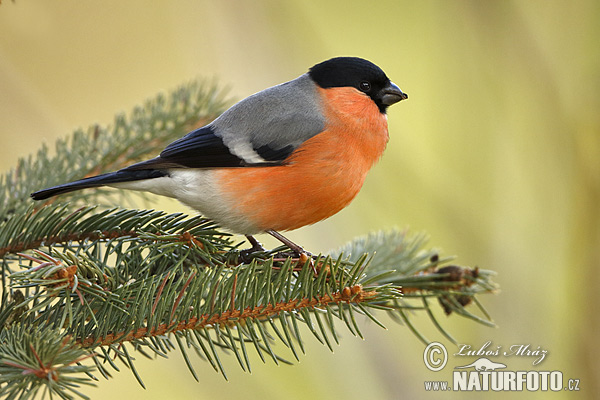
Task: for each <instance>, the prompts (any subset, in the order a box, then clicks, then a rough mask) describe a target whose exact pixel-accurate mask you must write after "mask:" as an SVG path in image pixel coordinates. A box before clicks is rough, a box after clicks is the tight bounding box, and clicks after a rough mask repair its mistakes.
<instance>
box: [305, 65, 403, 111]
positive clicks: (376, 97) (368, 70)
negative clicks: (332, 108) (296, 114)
mask: <svg viewBox="0 0 600 400" xmlns="http://www.w3.org/2000/svg"><path fill="white" fill-rule="evenodd" d="M308 75H309V76H310V77H311V79H312V80H313V81H314V82H315V83H316V84H317V85H319V86H320V87H322V88H324V89H326V88H332V87H353V88H355V89H358V90H360V91H361V92H364V93H365V94H367V95H368V96H369V97H371V99H373V101H374V102H375V104H377V106H378V107H379V110H380V111H381V112H385V110H386V109H387V107H388V106H389V105H391V104H394V103H396V102H398V101H400V100H403V99H406V98H408V96H407V95H406V94H405V93H402V91H400V89H399V88H398V87H397V86H396V85H394V84H393V83H392V82H391V81H390V79H389V78H388V77H387V75H386V74H385V72H383V70H382V69H381V68H379V67H378V66H377V65H375V64H373V63H372V62H370V61H368V60H365V59H363V58H358V57H336V58H332V59H330V60H327V61H323V62H322V63H319V64H317V65H315V66H313V67H312V68H310V69H309V71H308ZM384 96H386V97H385V100H384ZM391 96H392V97H394V98H393V99H392V98H391ZM393 100H395V101H393Z"/></svg>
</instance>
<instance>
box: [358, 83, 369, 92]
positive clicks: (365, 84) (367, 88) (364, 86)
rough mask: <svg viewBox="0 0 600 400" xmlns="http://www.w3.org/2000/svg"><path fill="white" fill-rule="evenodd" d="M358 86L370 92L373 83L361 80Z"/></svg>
mask: <svg viewBox="0 0 600 400" xmlns="http://www.w3.org/2000/svg"><path fill="white" fill-rule="evenodd" d="M358 87H359V88H360V90H362V91H363V92H368V91H369V90H371V84H370V83H369V82H367V81H363V82H361V83H360V85H358Z"/></svg>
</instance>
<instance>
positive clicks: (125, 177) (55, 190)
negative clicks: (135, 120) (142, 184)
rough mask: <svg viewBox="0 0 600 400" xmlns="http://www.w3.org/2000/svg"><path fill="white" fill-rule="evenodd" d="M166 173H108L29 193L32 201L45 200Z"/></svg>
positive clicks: (156, 176)
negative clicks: (76, 191) (77, 191)
mask: <svg viewBox="0 0 600 400" xmlns="http://www.w3.org/2000/svg"><path fill="white" fill-rule="evenodd" d="M167 175H168V173H167V172H166V171H162V170H158V169H147V170H120V171H117V172H109V173H108V174H102V175H98V176H92V177H89V178H85V179H80V180H78V181H75V182H69V183H64V184H62V185H58V186H54V187H51V188H48V189H43V190H39V191H37V192H34V193H31V197H32V198H33V199H34V200H45V199H47V198H50V197H52V196H56V195H59V194H63V193H69V192H73V191H75V190H80V189H87V188H93V187H99V186H104V185H110V184H112V183H121V182H131V181H139V180H143V179H153V178H160V177H162V176H167Z"/></svg>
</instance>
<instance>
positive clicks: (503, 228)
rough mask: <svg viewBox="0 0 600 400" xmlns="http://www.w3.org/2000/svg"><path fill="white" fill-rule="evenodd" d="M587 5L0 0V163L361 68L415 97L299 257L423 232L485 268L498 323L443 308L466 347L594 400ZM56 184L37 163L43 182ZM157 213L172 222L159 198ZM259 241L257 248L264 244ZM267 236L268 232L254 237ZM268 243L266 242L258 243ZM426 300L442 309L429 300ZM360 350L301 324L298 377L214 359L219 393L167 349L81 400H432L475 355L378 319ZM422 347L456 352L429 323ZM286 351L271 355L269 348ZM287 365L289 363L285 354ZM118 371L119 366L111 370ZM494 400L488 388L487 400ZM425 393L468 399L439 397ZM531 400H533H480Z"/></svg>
mask: <svg viewBox="0 0 600 400" xmlns="http://www.w3.org/2000/svg"><path fill="white" fill-rule="evenodd" d="M599 39H600V2H598V1H596V0H579V1H575V2H567V1H555V2H548V1H541V0H538V1H528V2H524V1H485V2H484V1H478V0H472V1H453V2H450V1H418V2H417V1H377V2H366V1H348V0H342V1H318V2H316V1H300V0H297V1H285V2H283V1H256V0H255V1H221V2H215V1H173V2H153V4H150V2H146V1H139V0H137V1H127V2H122V1H115V0H110V1H102V2H89V1H85V2H84V1H74V0H68V1H67V0H65V1H60V2H49V1H48V2H42V1H23V0H17V1H16V2H11V1H7V0H5V1H3V2H2V5H1V6H0V138H1V142H2V145H1V146H0V167H2V170H6V169H8V168H10V167H13V166H14V165H16V162H17V159H18V158H19V157H24V156H27V155H29V154H30V153H33V152H34V151H36V150H37V149H38V148H39V146H40V144H41V143H42V142H46V143H48V144H50V145H51V146H52V144H53V142H54V140H55V139H56V138H58V137H64V136H66V135H68V134H70V133H71V132H72V131H73V130H74V129H75V128H78V127H84V128H85V127H87V126H88V125H90V124H94V123H101V124H108V123H110V122H111V121H112V117H113V116H114V115H115V114H116V113H118V112H123V111H124V112H129V110H131V109H132V108H133V106H135V105H137V104H140V103H141V102H142V101H143V100H145V99H146V98H149V97H152V96H154V95H155V94H156V93H158V92H160V91H168V90H169V89H172V88H174V87H176V86H177V85H179V84H181V83H184V82H186V81H188V80H190V79H193V78H195V77H215V78H218V80H219V82H221V83H222V84H223V85H227V86H229V87H230V88H231V90H230V93H231V94H232V95H233V96H235V97H236V98H238V99H241V98H243V97H246V96H247V95H249V94H251V93H254V92H256V91H259V90H261V89H264V88H266V87H269V86H272V85H274V84H277V83H281V82H284V81H287V80H291V79H293V78H295V77H297V76H298V75H300V74H302V73H304V72H305V71H306V70H307V69H308V67H310V66H312V65H313V64H315V63H317V62H320V61H323V60H325V59H327V58H330V57H334V56H339V55H353V56H360V57H363V58H367V59H369V60H371V61H373V62H375V63H376V64H378V65H379V66H380V67H382V68H383V69H384V71H385V72H386V73H387V75H388V76H389V77H390V78H391V79H392V80H393V81H394V82H395V83H397V84H398V85H399V86H400V87H401V88H402V90H404V91H405V92H407V93H408V94H409V96H410V98H409V100H408V101H406V102H402V103H400V104H399V105H396V106H394V107H392V108H391V109H390V111H389V113H388V115H389V127H390V137H391V140H390V143H389V145H388V149H387V151H386V154H385V155H384V157H383V159H382V160H381V162H380V163H379V164H378V165H377V166H376V167H375V168H374V169H373V171H372V172H371V173H370V175H369V177H368V179H367V182H366V184H365V186H364V188H363V190H362V192H361V193H360V195H359V196H358V198H357V199H356V200H355V201H354V203H353V204H352V205H351V206H350V207H349V208H347V209H346V210H344V211H342V212H341V213H339V214H338V215H336V216H334V217H332V218H330V219H329V220H327V221H325V222H322V223H319V224H317V225H314V226H311V227H306V228H303V229H301V230H299V231H296V232H293V233H290V235H289V237H290V238H291V239H292V240H295V241H297V242H299V243H301V244H303V245H304V246H305V247H306V248H308V249H309V250H310V251H312V252H320V251H326V250H327V249H329V248H334V247H338V246H339V245H342V244H344V243H345V242H346V241H348V240H350V239H351V238H353V237H355V236H357V235H361V234H365V233H367V232H369V231H372V230H376V229H381V228H391V227H394V226H398V227H410V229H411V230H412V231H414V232H417V231H422V230H425V231H427V232H428V233H429V234H430V235H431V241H430V244H431V245H434V246H439V247H441V248H442V249H444V253H443V254H446V255H451V254H456V255H458V256H459V258H458V259H457V262H458V263H459V264H463V265H470V266H473V265H478V266H480V267H482V268H486V269H493V270H495V271H497V272H498V274H499V275H498V277H497V279H496V281H497V282H499V283H500V285H501V288H502V291H501V293H499V294H498V295H495V296H494V295H485V296H481V297H480V300H481V301H482V303H483V304H484V305H485V306H486V307H487V308H488V310H489V312H490V313H491V315H492V316H493V318H494V320H495V322H496V323H497V324H498V328H487V327H484V326H482V325H479V324H476V323H474V322H472V321H469V320H465V319H463V318H460V317H457V316H452V317H449V318H446V317H445V316H443V315H442V313H441V311H440V310H437V311H439V312H438V314H439V316H440V319H441V320H442V322H443V325H444V326H445V327H446V328H447V329H448V330H449V331H450V332H451V333H453V334H454V336H455V337H456V338H457V339H458V340H459V342H461V343H466V344H471V345H472V346H473V347H474V348H478V347H479V346H481V345H482V344H483V343H485V342H486V341H492V348H495V347H497V346H502V348H503V349H506V348H508V347H509V346H510V345H513V344H530V346H531V348H532V349H535V348H537V346H541V348H543V349H547V350H548V351H549V354H548V356H547V357H546V360H544V362H543V363H542V364H540V365H538V366H536V367H532V365H531V363H532V360H531V359H524V358H499V359H497V361H500V362H504V363H506V364H508V365H509V367H510V368H511V369H513V370H517V369H521V370H530V369H531V370H548V371H552V370H560V371H562V372H563V374H564V377H565V378H577V379H580V382H581V383H580V388H581V391H580V392H578V393H568V392H561V393H553V394H552V396H553V398H571V397H572V398H586V399H597V398H600V386H599V385H600V383H599V379H598V378H599V377H600V366H599V364H600V351H599V350H598V349H599V348H600V343H599V342H598V341H597V338H598V336H599V332H600V318H599V317H598V308H597V307H600V292H599V289H600V287H599V286H600V285H599V282H600V279H599V278H598V276H599V274H598V272H599V271H598V268H599V267H600V265H599V264H600V250H599V249H600V223H599V222H600V45H599ZM49 173H51V171H49ZM157 207H159V208H162V209H165V210H167V211H182V210H184V208H183V206H180V205H178V204H176V203H174V202H170V201H165V200H161V202H160V203H157ZM261 239H262V238H261ZM265 239H266V238H265ZM265 241H266V242H267V243H269V244H270V243H271V242H269V241H268V240H265ZM436 308H437V307H436ZM382 319H383V320H384V321H385V322H386V325H387V326H388V329H389V330H388V331H384V330H382V329H380V328H378V327H376V326H374V325H373V324H370V323H368V321H366V320H365V321H363V324H362V325H363V326H364V329H363V334H364V335H365V337H366V340H365V341H361V340H359V339H356V338H354V337H352V336H351V335H350V333H349V332H348V331H347V330H346V328H345V327H344V326H340V332H341V333H342V334H341V336H342V342H341V345H340V346H339V347H337V348H336V349H335V354H331V353H330V352H329V351H328V350H327V348H326V347H324V346H321V345H319V344H318V343H317V342H316V340H314V338H312V337H311V336H309V334H308V333H307V334H306V335H305V337H304V339H305V342H306V344H307V355H306V356H304V357H302V359H301V362H300V363H299V364H297V365H295V366H292V367H289V366H280V367H277V366H274V365H272V363H267V364H266V365H263V364H262V363H261V362H260V360H258V359H256V358H255V360H254V363H253V371H252V375H250V374H246V373H243V372H241V370H240V368H239V367H238V366H237V365H236V362H235V360H234V358H232V357H223V358H224V362H225V364H226V368H227V371H228V375H229V379H230V381H229V382H226V381H225V380H223V379H222V377H221V376H219V375H218V374H216V373H215V372H214V371H213V370H212V369H211V368H210V366H209V365H208V364H207V363H204V362H203V361H201V360H199V359H196V360H194V365H195V368H196V371H197V372H198V373H199V375H200V383H196V382H195V381H194V380H193V378H192V376H191V375H190V374H189V372H188V371H187V369H186V367H185V364H184V362H183V361H182V360H181V357H180V356H179V355H178V354H177V352H174V353H172V355H171V358H170V359H169V360H166V361H165V360H157V361H155V362H146V361H141V362H139V363H138V364H137V366H138V369H139V371H140V373H141V375H142V378H143V379H144V380H145V382H146V385H147V388H148V389H147V390H146V391H144V390H143V389H141V387H140V386H139V385H138V384H137V383H136V381H135V379H134V378H133V375H131V374H130V373H129V372H126V371H125V372H123V373H118V374H115V375H116V377H115V378H114V379H112V380H110V381H104V380H101V381H100V383H99V386H100V388H99V389H91V390H89V389H88V390H86V393H88V394H89V395H90V396H91V397H92V398H108V397H109V396H111V397H112V398H115V399H116V398H126V397H131V396H144V398H146V399H162V398H165V397H167V398H196V399H205V398H206V399H215V398H233V397H234V396H235V397H242V396H243V397H244V398H247V399H278V398H285V399H319V398H326V397H328V398H338V399H340V398H359V397H362V398H371V399H399V398H427V397H429V396H434V395H433V394H429V393H427V392H425V390H424V386H423V381H424V380H449V379H450V377H451V372H450V370H451V368H453V367H454V366H457V365H464V364H467V362H470V361H472V360H473V358H468V359H466V360H465V359H461V358H458V357H452V356H451V357H450V361H449V366H447V367H446V370H444V371H442V372H437V373H435V372H431V371H429V370H427V369H426V368H425V366H424V364H423V349H424V346H423V345H422V344H421V343H420V342H419V341H418V340H417V338H416V337H415V336H414V335H413V334H411V333H410V332H409V330H408V329H406V328H405V327H402V326H399V325H398V324H395V323H394V322H392V321H390V320H389V319H387V318H385V317H384V316H382ZM416 324H417V325H418V326H419V327H420V328H421V329H423V332H424V333H425V334H426V335H427V337H428V338H430V339H434V340H439V341H441V342H443V343H444V344H446V346H447V347H448V349H449V351H450V353H453V352H454V351H456V347H455V346H453V345H451V343H450V342H448V341H446V340H445V339H444V338H443V337H442V335H440V334H439V333H438V332H437V331H435V330H434V329H433V328H432V326H431V323H430V322H429V321H428V320H427V318H426V316H425V315H423V316H421V317H420V318H418V319H417V321H416ZM282 352H283V353H284V354H289V353H285V351H284V350H283V349H282ZM290 358H291V355H290ZM123 369H126V368H125V367H123ZM489 395H491V394H489ZM435 396H436V398H442V397H441V396H443V398H449V399H450V398H463V396H465V394H461V393H452V392H447V393H444V394H443V395H442V394H435ZM525 396H526V397H527V398H545V397H546V394H545V393H543V392H535V393H527V392H525V393H496V394H494V395H491V396H490V397H498V398H500V397H502V398H512V397H520V398H521V397H525Z"/></svg>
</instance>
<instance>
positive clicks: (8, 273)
mask: <svg viewBox="0 0 600 400" xmlns="http://www.w3.org/2000/svg"><path fill="white" fill-rule="evenodd" d="M225 103H226V102H225V101H224V100H223V96H222V92H221V91H219V90H218V89H217V88H216V86H214V85H208V84H206V83H192V84H189V85H187V86H184V87H182V88H180V89H178V90H176V91H174V92H173V93H171V94H170V95H169V96H158V97H156V98H155V99H153V100H150V101H148V102H147V103H146V104H145V106H144V107H140V108H137V109H136V110H134V112H133V113H132V114H131V115H130V116H129V117H124V116H118V117H117V118H116V119H115V122H114V123H113V125H112V126H111V127H107V128H102V127H98V126H93V127H91V128H90V129H88V130H87V132H83V131H77V132H75V133H74V135H73V136H72V137H70V138H69V139H66V140H61V141H59V142H58V143H57V145H56V151H55V153H56V154H54V155H53V156H49V155H48V150H47V148H45V147H43V148H42V150H40V151H39V152H38V154H37V157H36V158H33V157H30V158H28V159H27V160H21V161H20V162H19V164H18V167H17V168H16V169H14V170H12V171H9V172H8V173H7V174H5V175H4V176H2V177H1V178H0V196H2V199H3V200H2V204H0V258H1V259H2V303H1V304H0V395H4V396H6V397H8V398H31V397H33V396H35V394H36V393H42V392H44V393H47V394H48V395H53V394H54V395H58V396H60V397H62V398H72V397H73V396H78V397H84V398H85V397H86V396H85V394H83V393H82V392H81V391H80V387H81V386H82V385H90V384H94V381H96V380H98V378H97V377H96V376H95V375H93V373H94V372H95V371H96V372H97V373H99V374H100V375H102V376H103V377H105V378H109V377H110V376H111V375H112V373H114V372H118V371H120V368H119V364H121V366H123V365H125V366H126V367H128V368H129V369H131V371H132V372H133V373H134V375H135V376H136V378H137V379H138V381H139V382H140V384H142V385H144V384H143V380H142V377H141V376H140V375H139V374H138V373H137V371H136V369H135V364H136V362H135V358H136V357H137V356H145V357H148V358H154V357H156V356H161V357H166V356H168V353H169V352H171V351H173V350H175V349H179V351H180V352H181V353H182V355H183V358H184V360H185V362H186V365H187V366H188V369H189V370H190V372H191V374H192V376H193V377H194V378H195V379H196V380H198V379H199V378H198V376H199V375H198V373H197V372H196V370H195V366H194V358H193V357H192V356H191V355H190V354H189V353H190V352H193V353H195V354H196V355H197V356H199V357H200V358H202V359H204V360H205V361H207V362H208V364H209V365H210V366H211V367H212V368H213V369H214V370H215V371H217V372H219V373H221V374H222V375H223V376H224V377H226V371H225V369H224V368H223V363H222V361H221V359H222V357H223V356H224V355H230V356H232V357H234V358H235V359H236V360H237V362H238V363H239V365H240V367H241V368H242V369H243V370H245V371H250V370H251V365H250V361H249V360H250V354H251V353H252V352H254V353H256V354H257V355H258V356H259V358H260V359H261V360H262V361H263V362H266V361H267V360H268V359H270V360H272V361H273V362H275V363H277V364H278V363H289V361H287V360H286V359H285V357H289V356H290V355H291V356H292V357H293V358H294V359H296V360H299V357H300V354H302V353H304V352H305V347H304V340H305V339H304V336H307V335H308V336H313V337H314V338H315V339H316V340H317V341H319V342H320V343H322V344H323V345H325V346H327V347H328V348H330V349H333V345H334V344H339V335H338V333H337V332H338V330H339V329H340V326H341V327H344V326H345V327H346V329H348V331H349V332H351V333H352V334H354V335H357V336H360V337H362V332H361V325H362V324H363V320H365V319H368V320H370V321H372V322H374V323H375V324H377V325H379V326H382V327H383V326H384V325H383V323H382V322H381V321H380V320H379V319H378V318H377V314H378V313H380V312H381V311H384V312H387V313H389V314H390V315H391V316H392V317H393V318H394V319H396V320H399V321H401V322H402V323H404V324H406V325H407V326H408V327H409V328H410V329H412V330H413V331H414V332H415V334H416V335H417V337H419V338H420V339H421V340H423V341H427V339H426V338H424V337H423V336H422V335H421V334H420V333H419V332H418V331H417V330H416V329H415V328H414V325H413V324H412V322H411V320H412V319H413V316H412V315H413V314H417V313H419V312H421V313H424V314H427V315H428V317H429V318H430V319H431V320H432V322H433V324H434V325H435V326H436V327H437V328H438V329H439V330H440V331H441V332H442V334H444V335H445V336H446V337H448V338H450V339H451V340H453V339H452V337H451V336H450V334H449V333H448V332H447V331H446V330H445V329H443V328H442V324H441V323H440V322H439V321H438V319H437V317H436V316H435V315H436V312H435V310H434V307H433V305H434V304H435V302H432V301H431V300H437V302H439V303H440V305H441V306H442V309H443V310H444V312H445V313H446V314H451V313H454V314H458V315H462V316H464V317H467V318H471V319H473V320H475V321H477V322H480V323H484V324H488V325H490V324H492V323H491V321H490V317H489V315H488V314H487V313H486V311H485V309H483V307H482V306H481V304H480V303H479V302H478V301H477V299H476V296H477V295H478V294H480V293H486V292H493V291H495V290H496V286H495V284H494V283H493V282H492V280H491V279H492V277H493V272H492V271H486V270H483V269H479V268H466V267H460V266H456V265H447V264H448V262H449V261H450V259H449V258H440V256H439V255H438V251H437V250H435V249H425V248H424V245H425V242H426V237H425V235H409V234H408V233H407V232H405V231H397V230H395V231H389V232H378V233H375V234H371V235H368V236H365V237H362V238H358V239H356V240H354V241H353V242H351V243H350V244H348V245H346V246H344V247H342V248H341V249H339V250H336V251H332V252H329V253H328V254H326V255H319V256H318V257H315V258H308V257H300V258H290V257H287V256H285V254H286V253H285V252H283V251H285V250H286V248H285V247H283V246H282V247H279V248H276V249H273V250H270V251H261V252H255V253H253V254H252V258H251V260H250V261H248V258H247V257H241V252H240V250H239V249H240V247H241V246H244V245H243V244H242V243H238V242H236V240H235V239H234V238H233V237H232V236H231V235H229V234H227V233H225V232H222V231H221V230H220V229H219V228H218V227H217V226H216V225H214V224H213V223H212V222H211V221H208V220H206V219H204V218H202V217H201V216H187V215H184V214H167V213H164V212H161V211H154V210H136V209H130V208H124V207H114V204H119V202H120V203H125V204H127V203H128V202H129V200H128V199H127V198H124V197H123V193H124V192H121V191H118V190H114V189H110V190H108V189H106V190H101V189H100V190H88V191H82V192H74V193H72V194H69V195H67V196H63V197H60V198H59V199H57V200H50V201H47V202H45V203H44V204H42V205H40V204H32V202H31V201H30V199H29V196H28V195H29V193H30V192H31V191H33V190H35V189H39V188H40V187H46V186H50V185H52V184H56V183H60V182H64V181H68V180H70V179H74V178H79V177H82V176H85V175H88V174H97V173H101V172H106V171H108V170H114V169H118V168H121V167H124V166H125V165H126V164H129V163H130V162H133V161H135V160H139V159H141V158H144V157H146V156H149V155H152V154H155V153H157V152H158V151H160V149H161V148H162V147H164V145H165V144H166V143H167V142H169V141H171V140H173V139H174V138H176V137H179V136H181V135H182V134H183V133H185V131H187V130H189V129H190V128H191V127H193V126H196V125H198V124H203V123H205V122H207V121H208V120H210V119H212V118H214V117H215V116H216V115H218V114H219V113H220V112H221V111H222V109H223V108H224V104H225ZM47 171H53V174H48V173H46V172H47ZM282 252H283V253H282ZM471 303H475V304H476V305H477V306H478V308H479V309H480V311H479V312H472V311H470V310H469V309H470V308H472V307H470V304H471ZM337 321H339V322H337ZM285 349H289V350H288V351H287V352H284V350H285Z"/></svg>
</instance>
